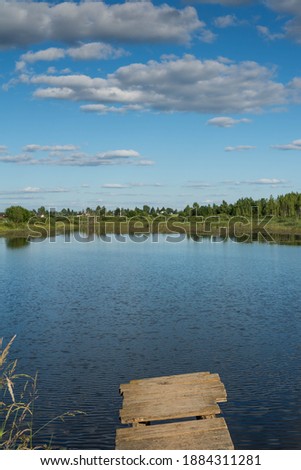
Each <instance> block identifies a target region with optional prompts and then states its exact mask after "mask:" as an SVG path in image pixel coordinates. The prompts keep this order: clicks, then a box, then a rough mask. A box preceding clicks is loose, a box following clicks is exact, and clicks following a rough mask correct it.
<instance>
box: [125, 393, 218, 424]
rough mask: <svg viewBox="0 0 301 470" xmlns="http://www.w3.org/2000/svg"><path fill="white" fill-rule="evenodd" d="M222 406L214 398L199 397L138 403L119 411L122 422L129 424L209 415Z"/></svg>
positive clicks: (215, 412)
mask: <svg viewBox="0 0 301 470" xmlns="http://www.w3.org/2000/svg"><path fill="white" fill-rule="evenodd" d="M220 412H221V411H220V408H219V406H218V405H217V404H216V402H215V401H214V400H211V401H209V400H207V401H205V400H204V401H202V400H200V399H199V398H197V399H194V397H193V398H191V399H187V400H183V401H174V402H166V401H165V400H163V399H162V400H161V401H160V402H156V403H154V402H147V403H142V404H140V403H137V404H133V405H132V406H129V407H126V408H122V409H121V410H120V412H119V416H120V420H121V423H123V424H128V423H134V422H144V421H162V420H168V419H177V418H187V417H192V416H208V415H215V414H219V413H220Z"/></svg>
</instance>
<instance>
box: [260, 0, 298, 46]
mask: <svg viewBox="0 0 301 470" xmlns="http://www.w3.org/2000/svg"><path fill="white" fill-rule="evenodd" d="M265 4H266V5H267V6H268V7H270V8H271V9H272V10H275V11H276V12H278V13H281V14H284V15H289V16H292V19H289V20H288V21H287V22H286V23H285V25H284V31H285V35H286V36H287V37H290V38H292V39H293V40H295V41H296V42H298V43H301V2H300V0H289V1H284V0H265Z"/></svg>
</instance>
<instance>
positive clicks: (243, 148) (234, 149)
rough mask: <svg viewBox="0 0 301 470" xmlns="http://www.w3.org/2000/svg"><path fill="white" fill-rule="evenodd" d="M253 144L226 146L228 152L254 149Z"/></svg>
mask: <svg viewBox="0 0 301 470" xmlns="http://www.w3.org/2000/svg"><path fill="white" fill-rule="evenodd" d="M254 149H256V147H254V146H253V145H237V146H236V147H225V151H226V152H244V151H245V150H254Z"/></svg>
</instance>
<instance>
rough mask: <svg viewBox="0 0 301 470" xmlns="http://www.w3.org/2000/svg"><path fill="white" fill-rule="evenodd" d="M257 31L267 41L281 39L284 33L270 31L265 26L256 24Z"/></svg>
mask: <svg viewBox="0 0 301 470" xmlns="http://www.w3.org/2000/svg"><path fill="white" fill-rule="evenodd" d="M256 29H257V31H258V33H259V34H260V35H261V36H262V37H264V38H265V39H267V40H269V41H275V40H276V39H283V38H284V37H285V34H283V33H271V31H270V30H269V28H268V27H267V26H261V25H258V26H256Z"/></svg>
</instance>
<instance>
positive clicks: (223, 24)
mask: <svg viewBox="0 0 301 470" xmlns="http://www.w3.org/2000/svg"><path fill="white" fill-rule="evenodd" d="M213 23H214V26H216V27H217V28H228V27H229V26H238V25H239V24H240V23H241V22H240V21H239V20H238V18H237V17H236V16H235V15H225V16H218V17H217V18H215V19H214V22H213Z"/></svg>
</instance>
